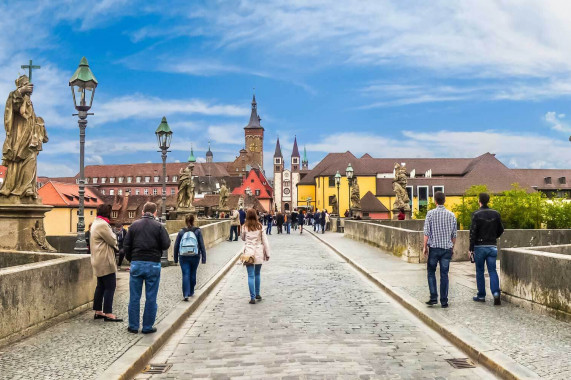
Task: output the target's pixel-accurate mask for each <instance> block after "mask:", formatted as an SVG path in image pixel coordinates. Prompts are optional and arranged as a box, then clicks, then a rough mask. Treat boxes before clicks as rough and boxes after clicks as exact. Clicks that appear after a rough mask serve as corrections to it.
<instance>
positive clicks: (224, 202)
mask: <svg viewBox="0 0 571 380" xmlns="http://www.w3.org/2000/svg"><path fill="white" fill-rule="evenodd" d="M220 182H221V184H222V185H221V186H220V193H219V194H220V199H219V201H218V210H219V211H227V210H228V188H227V187H226V181H224V180H222V181H220Z"/></svg>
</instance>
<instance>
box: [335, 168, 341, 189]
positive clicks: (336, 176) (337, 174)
mask: <svg viewBox="0 0 571 380" xmlns="http://www.w3.org/2000/svg"><path fill="white" fill-rule="evenodd" d="M340 183H341V173H339V170H337V173H336V174H335V184H336V185H337V186H339V184H340Z"/></svg>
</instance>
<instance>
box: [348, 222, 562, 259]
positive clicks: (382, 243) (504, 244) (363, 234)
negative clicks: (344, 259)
mask: <svg viewBox="0 0 571 380" xmlns="http://www.w3.org/2000/svg"><path fill="white" fill-rule="evenodd" d="M423 224H424V221H421V220H403V221H375V222H371V221H356V220H345V235H346V236H347V237H350V238H352V239H355V240H359V241H364V242H366V243H368V244H371V245H374V246H376V247H379V248H382V249H385V250H387V251H389V252H392V253H393V254H394V255H395V256H399V257H402V258H403V260H405V261H408V262H416V263H418V262H422V263H424V262H426V258H425V257H424V255H422V244H423V240H424V232H423V231H422V228H420V226H421V225H423ZM400 225H403V226H410V227H411V229H407V228H400V227H396V226H400ZM418 228H420V229H418ZM569 242H571V229H567V230H505V232H504V233H503V235H502V236H501V238H500V239H499V240H498V249H499V252H498V258H499V259H500V260H501V252H502V249H504V248H513V247H534V246H540V245H559V244H568V243H569ZM469 247H470V232H469V231H467V230H461V231H458V235H457V239H456V247H455V249H454V255H453V256H452V260H453V261H467V260H469V256H468V250H469Z"/></svg>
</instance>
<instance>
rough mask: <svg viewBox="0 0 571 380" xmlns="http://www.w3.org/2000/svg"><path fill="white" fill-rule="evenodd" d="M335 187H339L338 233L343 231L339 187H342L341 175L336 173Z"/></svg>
mask: <svg viewBox="0 0 571 380" xmlns="http://www.w3.org/2000/svg"><path fill="white" fill-rule="evenodd" d="M335 185H336V186H337V232H339V230H340V229H341V228H340V227H341V198H339V186H340V185H341V173H339V170H337V173H335Z"/></svg>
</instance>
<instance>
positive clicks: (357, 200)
mask: <svg viewBox="0 0 571 380" xmlns="http://www.w3.org/2000/svg"><path fill="white" fill-rule="evenodd" d="M351 209H352V210H360V209H361V192H360V191H359V183H358V182H357V180H355V181H353V185H352V186H351Z"/></svg>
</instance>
